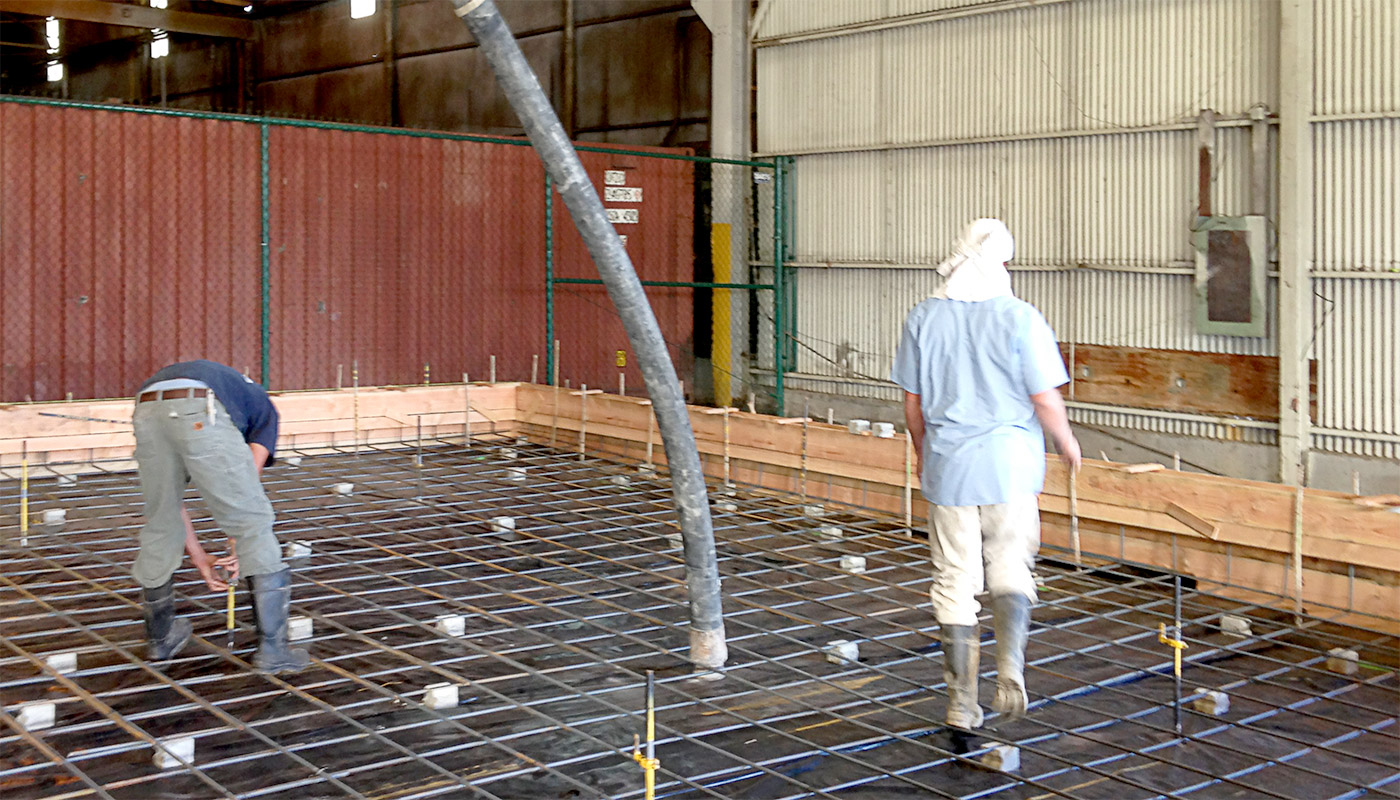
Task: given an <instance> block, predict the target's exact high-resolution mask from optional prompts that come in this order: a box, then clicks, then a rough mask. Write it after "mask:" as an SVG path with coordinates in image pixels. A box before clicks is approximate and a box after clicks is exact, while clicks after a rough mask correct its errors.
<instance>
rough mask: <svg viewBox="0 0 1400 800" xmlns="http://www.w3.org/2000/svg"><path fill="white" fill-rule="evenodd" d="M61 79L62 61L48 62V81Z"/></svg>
mask: <svg viewBox="0 0 1400 800" xmlns="http://www.w3.org/2000/svg"><path fill="white" fill-rule="evenodd" d="M61 80H63V62H62V61H50V62H49V83H57V82H58V81H61Z"/></svg>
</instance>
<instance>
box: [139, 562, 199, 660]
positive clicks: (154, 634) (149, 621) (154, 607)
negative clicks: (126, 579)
mask: <svg viewBox="0 0 1400 800" xmlns="http://www.w3.org/2000/svg"><path fill="white" fill-rule="evenodd" d="M142 591H143V592H144V594H145V601H146V658H147V659H149V660H151V661H165V660H167V659H169V658H172V657H174V655H175V654H176V653H178V652H180V649H181V648H183V647H184V646H185V645H186V644H187V643H189V641H190V633H191V626H190V621H189V620H187V619H181V618H180V617H177V616H175V578H174V576H171V578H170V580H168V581H166V582H165V585H164V586H157V587H156V588H154V589H143V590H142Z"/></svg>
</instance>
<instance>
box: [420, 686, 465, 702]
mask: <svg viewBox="0 0 1400 800" xmlns="http://www.w3.org/2000/svg"><path fill="white" fill-rule="evenodd" d="M427 689H428V690H427V691H426V692H424V693H423V705H425V706H427V707H428V708H456V707H457V685H456V684H452V683H433V684H429V685H428V687H427Z"/></svg>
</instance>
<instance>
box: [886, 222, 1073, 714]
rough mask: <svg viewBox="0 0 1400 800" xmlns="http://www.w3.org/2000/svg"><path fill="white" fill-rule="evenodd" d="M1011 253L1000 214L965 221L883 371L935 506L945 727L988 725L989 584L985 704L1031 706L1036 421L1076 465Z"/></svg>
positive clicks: (1035, 314)
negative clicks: (993, 649)
mask: <svg viewBox="0 0 1400 800" xmlns="http://www.w3.org/2000/svg"><path fill="white" fill-rule="evenodd" d="M1014 250H1015V241H1014V240H1013V239H1012V237H1011V232H1010V231H1009V230H1007V228H1006V225H1004V224H1003V223H1002V222H1001V221H1000V220H996V219H979V220H975V221H973V222H971V223H969V224H968V226H967V227H966V228H965V229H964V230H963V233H962V235H961V236H960V237H959V239H958V241H957V242H956V243H955V248H954V252H953V254H952V255H951V256H950V257H949V258H948V259H947V260H946V261H944V262H943V263H942V264H941V265H939V267H938V272H939V274H940V275H943V276H944V277H945V278H946V279H947V280H946V283H945V284H944V286H943V288H942V289H941V290H939V291H938V293H937V294H935V295H934V296H933V297H932V298H930V299H928V300H925V301H924V302H922V303H920V304H919V305H917V306H915V307H914V310H913V311H911V312H910V313H909V317H908V319H907V321H906V322H905V325H904V333H903V337H902V339H901V341H900V344H899V349H898V351H897V353H896V355H895V361H894V367H893V369H892V370H891V372H890V379H891V380H893V381H894V382H895V383H897V384H899V385H900V386H901V387H903V388H904V417H905V420H906V422H907V423H908V426H909V433H910V435H911V436H912V437H913V445H914V448H915V451H916V452H917V453H918V454H919V479H920V486H921V488H922V490H923V494H924V497H925V498H927V499H928V501H929V503H930V504H931V513H930V515H929V546H930V549H931V555H932V561H933V585H932V588H931V589H930V595H931V597H932V600H933V609H934V613H935V615H936V616H937V618H938V624H939V628H940V629H941V634H940V638H941V639H942V642H943V661H944V678H945V679H946V680H947V683H948V714H947V722H948V725H950V726H952V727H954V728H961V729H967V730H970V729H972V728H976V727H978V726H980V725H981V724H982V708H981V706H980V705H978V700H977V675H978V657H979V652H978V650H979V638H978V631H977V613H978V611H979V610H981V605H979V604H978V602H977V599H976V595H978V594H979V593H981V592H982V591H983V588H984V584H985V588H986V589H987V590H988V591H989V593H990V595H991V606H992V619H993V626H994V629H995V632H996V642H997V687H996V697H995V700H994V702H993V704H992V708H993V709H994V710H995V711H997V712H998V713H1000V714H1002V715H1004V717H1005V718H1006V719H1008V720H1011V719H1016V718H1019V717H1021V716H1022V715H1024V714H1025V711H1026V705H1027V698H1026V687H1025V677H1024V668H1025V648H1026V635H1027V632H1028V630H1029V627H1030V612H1031V606H1032V605H1033V604H1034V602H1035V594H1036V589H1035V578H1034V576H1033V575H1032V573H1031V569H1032V567H1033V565H1034V560H1035V553H1036V551H1037V550H1038V549H1039V547H1040V516H1039V507H1038V504H1037V500H1036V498H1037V495H1039V494H1040V491H1041V489H1042V488H1043V487H1044V483H1045V436H1044V433H1043V432H1042V426H1044V429H1043V430H1044V431H1046V432H1048V433H1049V434H1050V437H1051V438H1052V439H1053V440H1054V442H1055V447H1056V449H1057V450H1058V451H1059V453H1060V458H1061V459H1062V460H1063V461H1064V462H1065V464H1066V465H1067V466H1068V467H1069V468H1070V469H1076V470H1077V469H1078V468H1079V465H1080V460H1081V458H1080V452H1079V443H1078V442H1077V441H1076V440H1075V438H1074V434H1073V433H1072V432H1071V431H1070V427H1069V420H1068V418H1067V417H1066V414H1065V405H1064V401H1063V400H1062V399H1061V398H1060V393H1059V390H1058V387H1059V386H1061V385H1063V384H1065V383H1067V382H1068V381H1069V375H1068V374H1067V373H1066V372H1065V365H1064V361H1063V360H1062V359H1061V357H1060V351H1059V348H1058V346H1057V345H1056V343H1055V336H1054V333H1053V332H1051V330H1050V326H1049V325H1048V324H1046V322H1045V318H1044V317H1043V316H1041V314H1040V312H1039V311H1037V310H1036V309H1035V307H1033V306H1031V305H1030V304H1029V303H1026V302H1023V301H1021V300H1018V299H1016V297H1014V296H1013V295H1012V293H1011V276H1010V274H1009V273H1008V272H1007V270H1006V262H1007V261H1009V260H1010V259H1011V256H1012V254H1013V252H1014Z"/></svg>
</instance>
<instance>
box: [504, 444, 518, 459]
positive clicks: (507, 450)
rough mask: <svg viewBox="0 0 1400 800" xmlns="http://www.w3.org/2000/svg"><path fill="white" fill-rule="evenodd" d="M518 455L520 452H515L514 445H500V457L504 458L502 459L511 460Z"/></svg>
mask: <svg viewBox="0 0 1400 800" xmlns="http://www.w3.org/2000/svg"><path fill="white" fill-rule="evenodd" d="M518 455H520V454H519V453H518V452H516V450H515V448H514V447H502V448H501V458H504V459H505V460H507V461H513V460H515V458H516V456H518Z"/></svg>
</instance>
